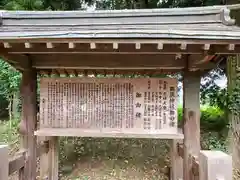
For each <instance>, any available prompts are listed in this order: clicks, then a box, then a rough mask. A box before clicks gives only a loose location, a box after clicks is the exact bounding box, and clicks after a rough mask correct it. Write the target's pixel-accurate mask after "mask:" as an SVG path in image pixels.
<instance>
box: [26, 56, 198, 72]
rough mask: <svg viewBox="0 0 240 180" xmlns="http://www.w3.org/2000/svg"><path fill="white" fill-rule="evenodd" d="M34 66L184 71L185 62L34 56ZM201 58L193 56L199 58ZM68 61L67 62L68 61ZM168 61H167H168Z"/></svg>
mask: <svg viewBox="0 0 240 180" xmlns="http://www.w3.org/2000/svg"><path fill="white" fill-rule="evenodd" d="M31 57H32V59H33V66H34V67H36V68H39V69H47V68H65V69H108V68H110V69H111V68H112V69H114V68H117V69H125V68H128V69H131V68H133V69H134V68H135V69H137V68H139V69H141V67H142V69H149V68H150V69H151V68H152V67H155V69H182V68H183V67H184V62H183V61H181V60H179V61H175V55H174V56H173V55H140V54H135V55H131V54H129V55H111V54H104V55H103V54H98V55H97V54H95V55H93V54H92V55H81V56H79V55H76V54H75V55H67V54H64V55H56V54H55V55H54V54H53V55H51V56H49V55H32V56H31ZM199 57H201V56H193V58H199ZM66 59H67V61H66ZM166 59H167V61H166Z"/></svg>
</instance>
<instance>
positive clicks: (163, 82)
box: [40, 77, 177, 134]
mask: <svg viewBox="0 0 240 180" xmlns="http://www.w3.org/2000/svg"><path fill="white" fill-rule="evenodd" d="M40 101H41V102H40V129H41V128H56V129H57V128H61V129H62V128H71V129H83V130H84V129H85V130H89V129H90V130H98V131H99V130H101V132H109V131H112V132H113V131H114V132H121V133H125V132H136V133H145V134H146V133H175V134H176V133H177V80H176V79H172V78H88V77H87V78H42V79H41V82H40Z"/></svg>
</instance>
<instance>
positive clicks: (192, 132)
mask: <svg viewBox="0 0 240 180" xmlns="http://www.w3.org/2000/svg"><path fill="white" fill-rule="evenodd" d="M200 79H201V78H200V73H197V72H196V73H194V72H188V71H186V72H184V80H183V93H184V94H183V96H184V98H183V104H184V112H183V114H184V126H183V133H184V141H183V142H184V144H183V149H184V158H183V167H184V174H183V179H184V180H192V179H194V175H193V174H192V167H193V163H192V156H196V157H198V156H199V152H200V97H199V94H200Z"/></svg>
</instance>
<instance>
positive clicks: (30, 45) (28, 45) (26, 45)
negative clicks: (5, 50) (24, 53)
mask: <svg viewBox="0 0 240 180" xmlns="http://www.w3.org/2000/svg"><path fill="white" fill-rule="evenodd" d="M24 46H25V48H27V49H29V48H32V44H31V43H29V42H25V43H24Z"/></svg>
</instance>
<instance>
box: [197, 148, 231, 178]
mask: <svg viewBox="0 0 240 180" xmlns="http://www.w3.org/2000/svg"><path fill="white" fill-rule="evenodd" d="M199 173H200V174H199V180H220V179H222V180H232V179H233V175H232V157H231V156H229V155H228V154H226V153H224V152H221V151H201V152H200V155H199Z"/></svg>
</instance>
